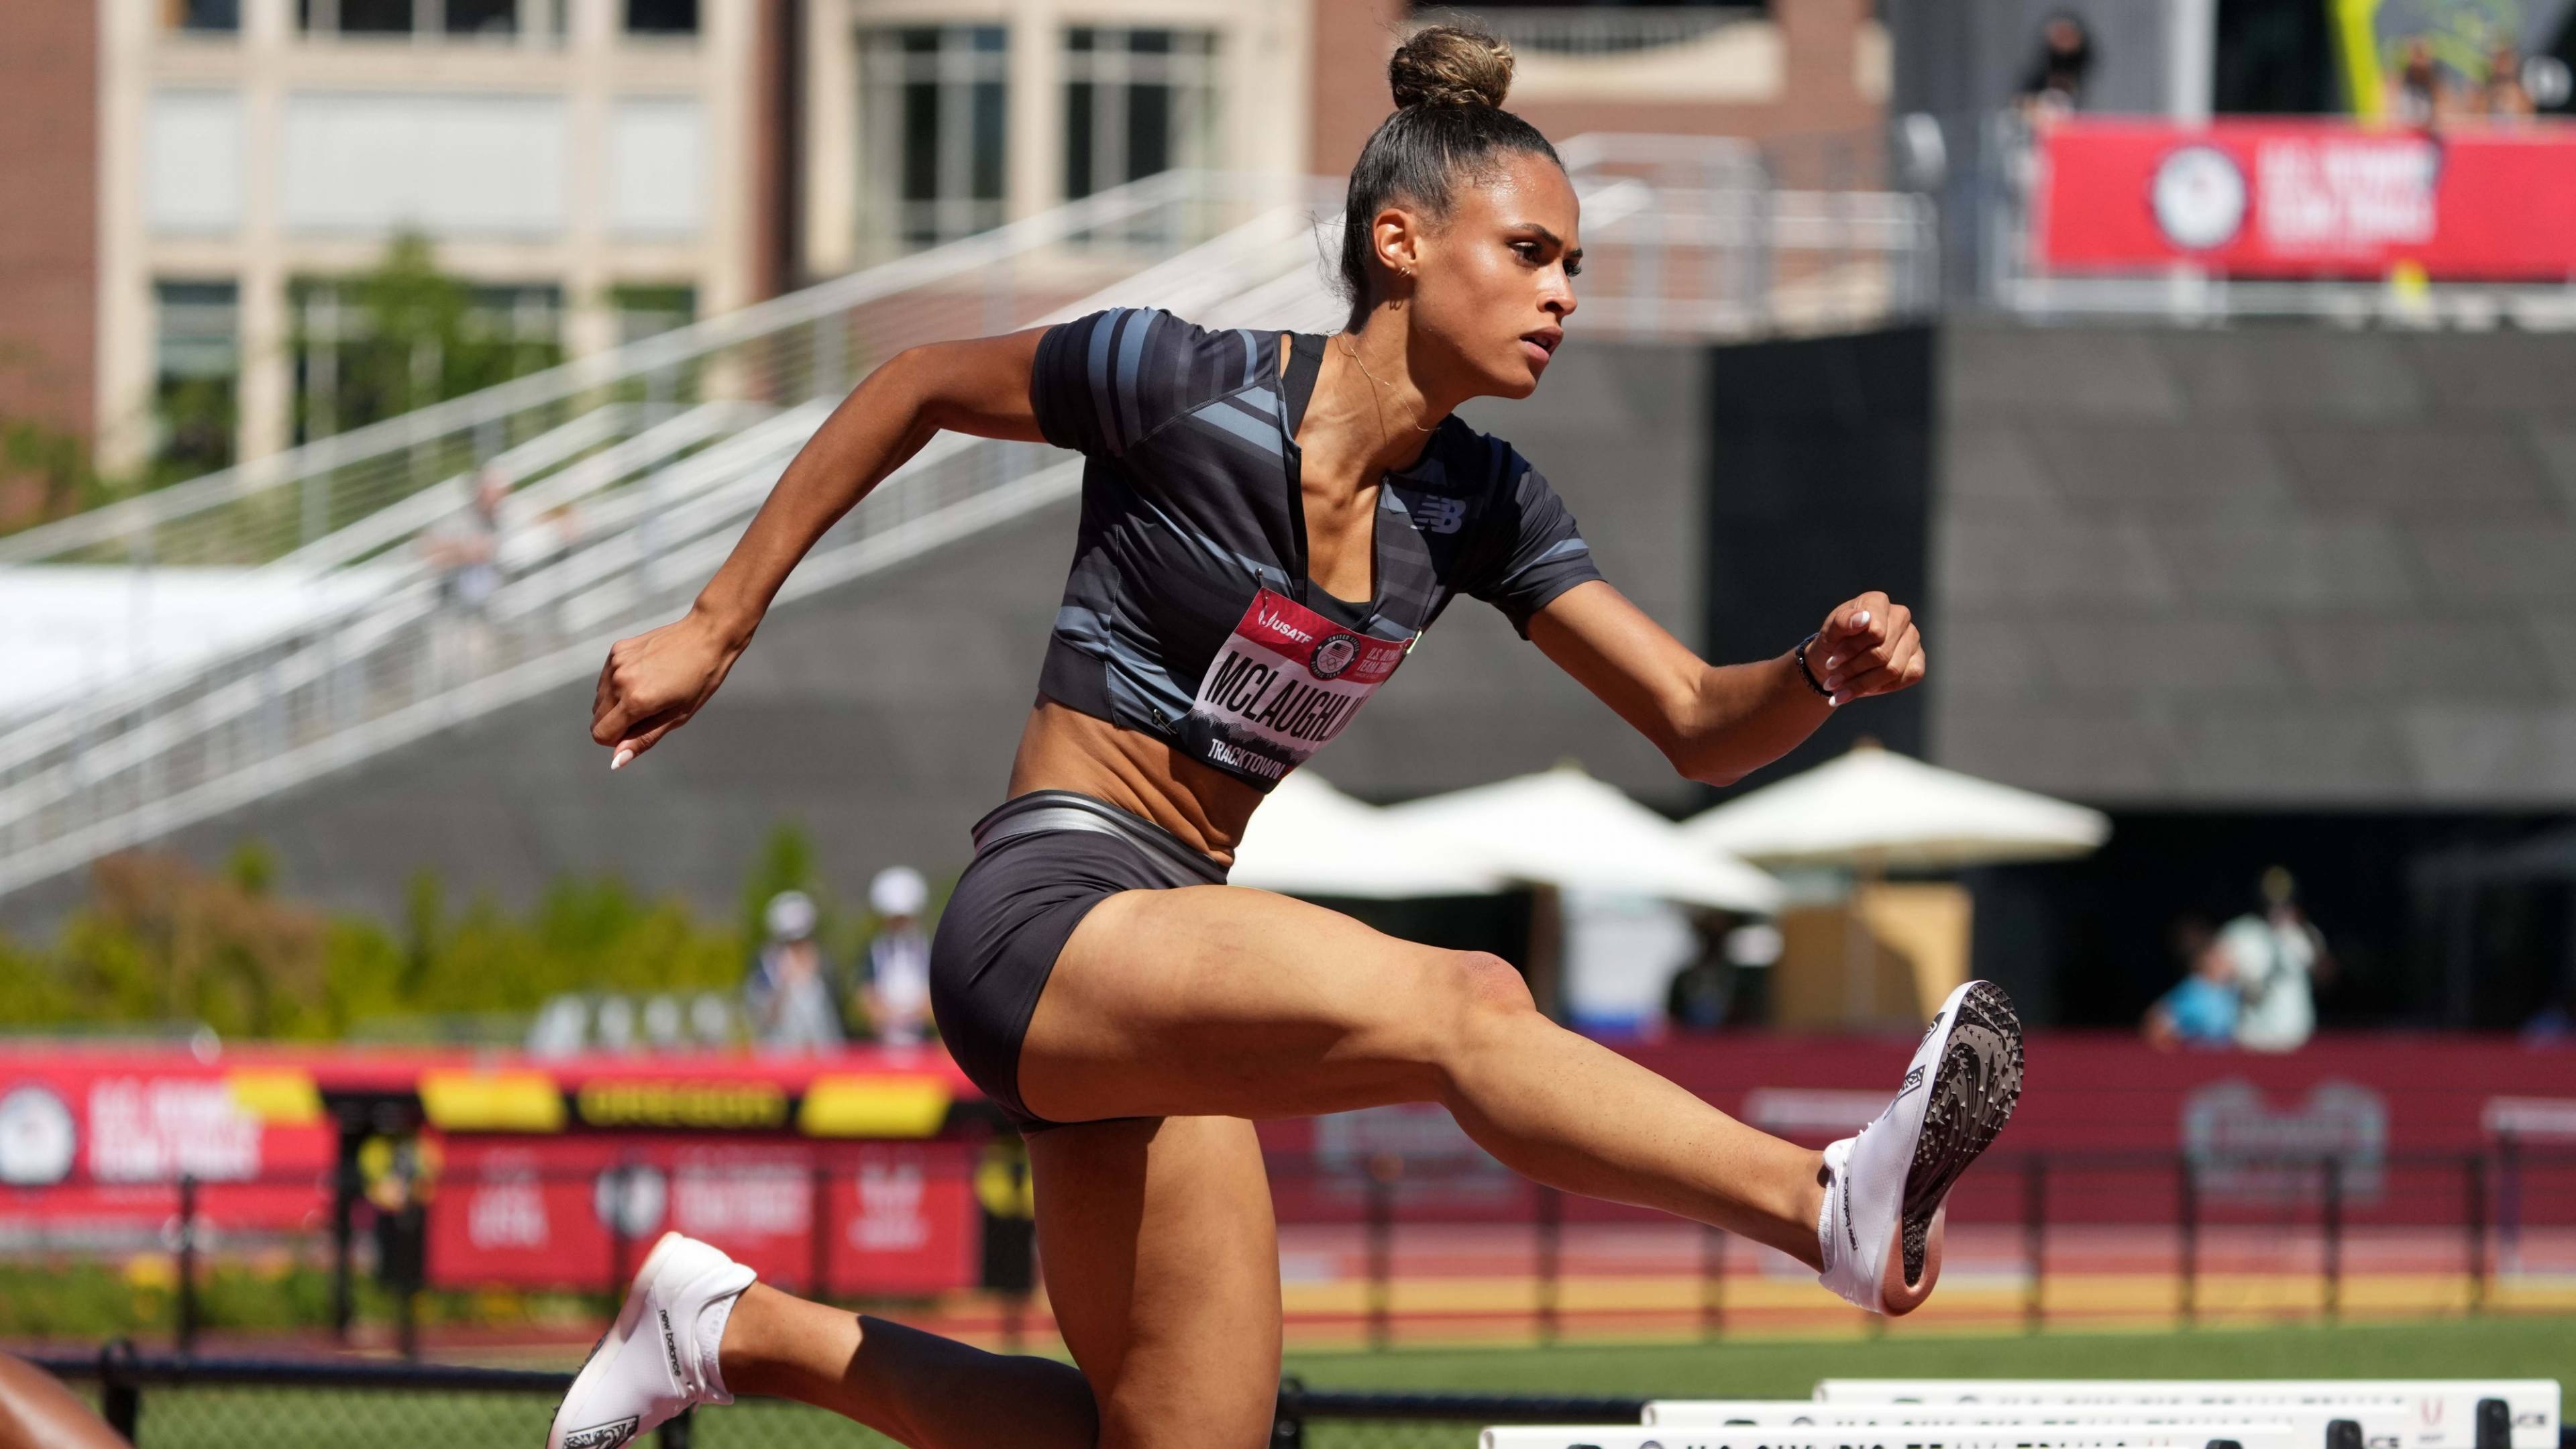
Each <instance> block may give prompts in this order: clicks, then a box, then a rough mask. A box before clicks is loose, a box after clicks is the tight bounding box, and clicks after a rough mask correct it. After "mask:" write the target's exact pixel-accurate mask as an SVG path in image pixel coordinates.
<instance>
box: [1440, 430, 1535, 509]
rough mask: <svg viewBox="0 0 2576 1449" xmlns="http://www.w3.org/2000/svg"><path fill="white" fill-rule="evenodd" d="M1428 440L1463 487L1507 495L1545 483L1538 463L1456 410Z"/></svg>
mask: <svg viewBox="0 0 2576 1449" xmlns="http://www.w3.org/2000/svg"><path fill="white" fill-rule="evenodd" d="M1431 441H1432V446H1433V447H1435V448H1437V449H1438V450H1439V453H1440V458H1441V462H1442V464H1443V466H1444V469H1445V471H1446V472H1447V473H1448V475H1449V477H1450V478H1451V479H1452V480H1454V481H1455V483H1456V484H1457V485H1459V486H1460V487H1462V488H1471V489H1477V490H1482V491H1484V492H1487V493H1501V494H1504V495H1506V496H1509V495H1512V494H1515V493H1518V492H1519V491H1520V490H1521V489H1522V488H1523V487H1525V486H1528V485H1529V484H1532V483H1535V484H1536V485H1537V486H1539V487H1542V488H1544V487H1546V486H1547V480H1546V479H1545V478H1544V477H1542V476H1541V475H1540V474H1539V471H1538V468H1537V465H1535V464H1533V463H1531V462H1530V460H1529V459H1528V458H1526V457H1523V456H1522V455H1521V451H1520V450H1519V449H1518V448H1515V447H1513V446H1512V445H1511V443H1510V442H1509V441H1507V440H1505V439H1503V438H1499V437H1496V436H1495V435H1493V434H1492V433H1486V432H1479V431H1478V430H1477V429H1476V428H1475V427H1474V426H1473V425H1471V424H1469V423H1468V422H1467V420H1466V419H1464V418H1462V417H1459V416H1458V415H1457V414H1455V413H1452V414H1450V415H1449V416H1448V417H1447V418H1446V419H1444V420H1442V422H1441V424H1440V427H1439V429H1438V431H1437V432H1436V433H1435V434H1434V435H1433V437H1432V440H1431Z"/></svg>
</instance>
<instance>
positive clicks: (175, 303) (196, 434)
mask: <svg viewBox="0 0 2576 1449" xmlns="http://www.w3.org/2000/svg"><path fill="white" fill-rule="evenodd" d="M152 293H153V302H154V310H155V313H156V315H155V318H154V325H155V329H156V332H157V335H156V337H155V338H154V343H155V346H154V363H155V365H154V369H153V373H154V376H153V388H152V412H153V423H154V433H155V438H154V443H153V449H152V452H153V462H154V465H155V469H154V471H155V472H156V473H159V474H161V475H162V476H164V477H169V478H184V477H189V476H192V475H195V474H199V473H209V472H212V471H214V470H215V469H217V468H222V467H225V466H228V465H229V464H230V463H231V462H232V461H233V443H234V436H235V432H236V425H237V423H238V420H239V408H238V404H237V399H236V391H235V384H236V380H237V379H238V378H239V376H240V373H241V347H240V340H239V339H240V292H239V289H238V288H236V287H235V286H234V285H233V284H232V283H230V282H160V283H156V284H155V285H154V286H153V288H152Z"/></svg>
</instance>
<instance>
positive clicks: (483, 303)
mask: <svg viewBox="0 0 2576 1449" xmlns="http://www.w3.org/2000/svg"><path fill="white" fill-rule="evenodd" d="M289 296H290V305H291V306H292V307H293V309H294V338H293V346H294V356H295V440H296V441H297V442H299V443H304V442H310V441H312V440H313V439H316V438H327V437H329V436H331V435H332V434H334V433H342V432H347V431H348V430H349V429H351V428H355V427H363V426H364V425H366V424H368V423H372V422H376V421H378V420H380V419H383V418H389V417H392V416H394V415H395V414H396V413H404V412H409V411H411V410H412V409H413V408H419V407H427V406H429V405H430V404H431V403H434V402H444V401H446V400H447V399H449V398H452V397H462V396H464V395H465V394H467V393H469V392H474V391H476V390H478V389H481V388H486V387H490V386H493V385H494V384H496V383H503V382H507V381H509V380H510V379H512V378H514V377H523V376H525V375H527V374H528V373H531V372H536V371H539V370H541V369H544V368H548V367H552V366H553V365H555V364H556V363H558V362H561V361H562V360H563V341H562V339H563V289H562V288H560V287H555V286H549V285H544V284H533V285H525V286H488V285H480V284H468V283H461V282H456V281H452V280H450V279H448V278H445V277H440V276H436V275H428V276H425V277H424V276H420V275H415V274H408V273H403V274H392V273H379V274H377V275H375V276H371V277H365V278H359V279H355V280H344V279H338V278H332V279H316V278H307V279H303V280H299V281H297V282H296V283H294V284H293V286H292V287H291V288H290V289H289Z"/></svg>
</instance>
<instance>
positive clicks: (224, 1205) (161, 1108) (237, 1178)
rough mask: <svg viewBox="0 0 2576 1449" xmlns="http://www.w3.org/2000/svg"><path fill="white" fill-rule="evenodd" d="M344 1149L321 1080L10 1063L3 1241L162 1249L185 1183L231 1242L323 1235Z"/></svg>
mask: <svg viewBox="0 0 2576 1449" xmlns="http://www.w3.org/2000/svg"><path fill="white" fill-rule="evenodd" d="M335 1148H336V1138H335V1137H334V1134H333V1133H332V1131H331V1128H330V1126H329V1124H328V1123H327V1122H325V1121H324V1119H323V1117H322V1114H321V1103H320V1099H319V1097H318V1096H317V1095H316V1094H315V1092H314V1089H313V1085H312V1080H311V1078H310V1077H309V1076H303V1075H300V1074H297V1073H293V1072H278V1071H274V1070H270V1069H268V1068H265V1067H261V1066H257V1065H248V1066H243V1067H227V1066H222V1065H216V1064H212V1063H205V1062H199V1061H197V1060H195V1059H193V1058H191V1057H189V1056H188V1055H186V1054H185V1053H169V1054H166V1055H164V1054H155V1055H152V1056H146V1057H132V1056H125V1055H116V1054H106V1053H98V1054H92V1053H83V1052H78V1051H67V1052H62V1053H58V1054H47V1055H45V1056H43V1057H34V1056H32V1054H31V1055H30V1056H29V1057H24V1058H19V1059H17V1060H10V1061H0V1239H8V1238H26V1237H39V1236H41V1237H44V1238H45V1239H46V1240H48V1241H52V1242H56V1243H61V1242H65V1241H66V1240H87V1241H89V1242H92V1243H96V1244H98V1245H100V1246H130V1245H135V1244H149V1243H155V1242H159V1241H162V1240H163V1239H165V1238H170V1237H172V1236H173V1234H172V1232H171V1228H172V1225H173V1224H174V1222H175V1219H176V1215H177V1212H178V1205H179V1204H178V1192H177V1183H178V1180H179V1179H180V1178H181V1177H183V1176H184V1177H191V1178H194V1179H196V1181H197V1183H198V1185H199V1186H198V1195H197V1204H196V1206H197V1212H198V1215H199V1217H200V1219H201V1221H202V1222H203V1223H204V1224H205V1226H206V1228H207V1229H208V1230H209V1231H210V1232H211V1233H212V1234H213V1235H214V1236H215V1237H217V1238H220V1237H222V1236H224V1235H227V1234H230V1233H234V1232H244V1231H286V1230H293V1229H298V1228H305V1227H310V1226H312V1225H313V1224H315V1223H317V1222H319V1221H320V1218H321V1205H322V1204H323V1202H324V1201H325V1198H324V1194H323V1192H322V1190H321V1187H320V1184H321V1183H322V1182H324V1181H325V1180H326V1179H327V1177H328V1176H329V1174H330V1170H331V1164H332V1161H333V1153H334V1150H335Z"/></svg>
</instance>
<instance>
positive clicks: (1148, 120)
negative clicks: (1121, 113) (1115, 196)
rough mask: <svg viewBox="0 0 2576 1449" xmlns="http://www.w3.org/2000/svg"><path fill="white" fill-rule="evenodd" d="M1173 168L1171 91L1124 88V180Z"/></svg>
mask: <svg viewBox="0 0 2576 1449" xmlns="http://www.w3.org/2000/svg"><path fill="white" fill-rule="evenodd" d="M1171 166H1172V89H1171V87H1169V86H1129V87H1128V88H1127V179H1128V180H1130V181H1134V180H1136V179H1137V178H1139V177H1144V176H1151V175H1153V174H1154V173H1155V172H1158V171H1168V170H1170V169H1171Z"/></svg>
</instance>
